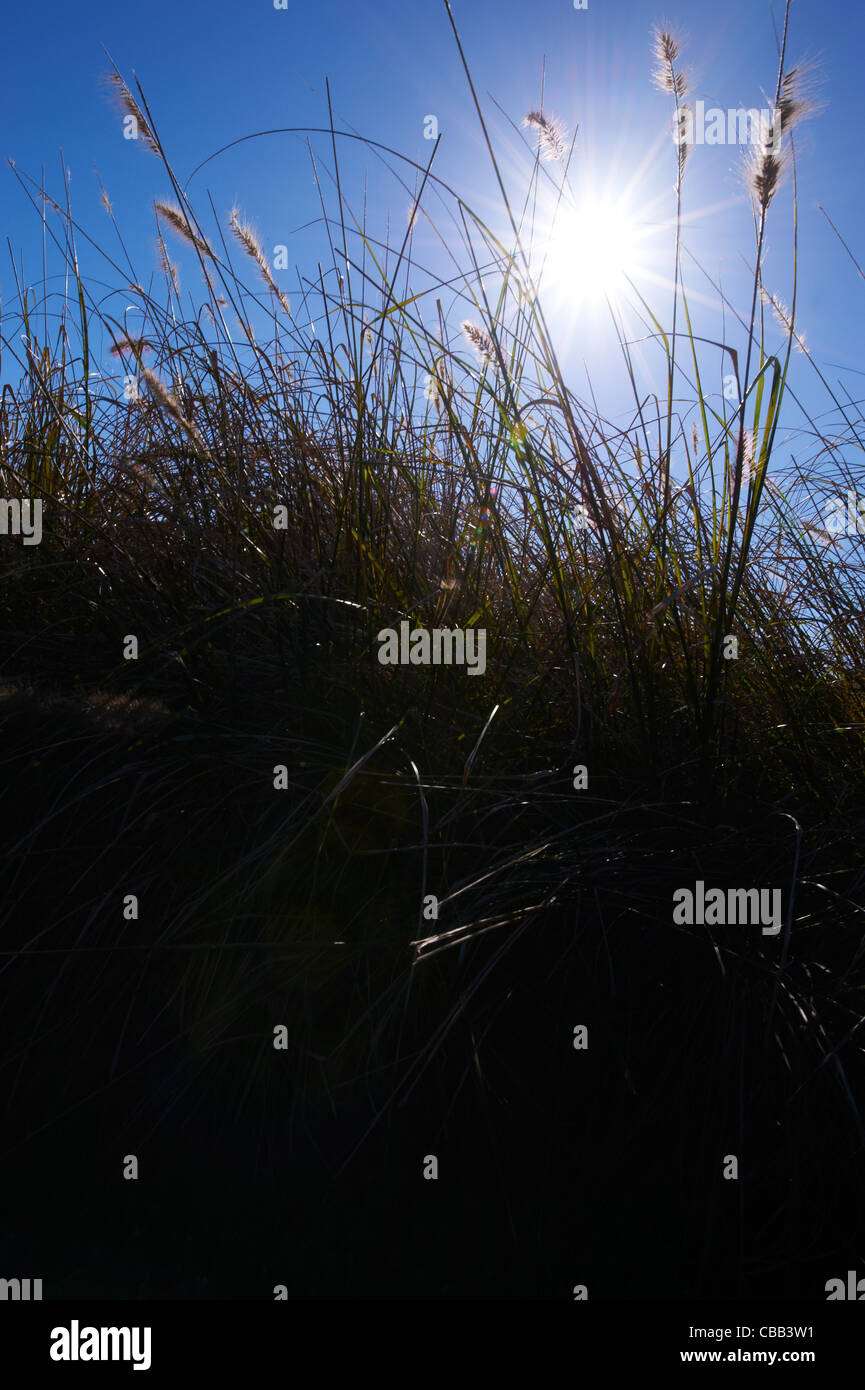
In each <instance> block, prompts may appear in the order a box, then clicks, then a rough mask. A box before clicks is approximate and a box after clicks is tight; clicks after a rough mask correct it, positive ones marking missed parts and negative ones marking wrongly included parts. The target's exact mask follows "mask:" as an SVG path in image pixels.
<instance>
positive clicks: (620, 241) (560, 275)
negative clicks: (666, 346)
mask: <svg viewBox="0 0 865 1390" xmlns="http://www.w3.org/2000/svg"><path fill="white" fill-rule="evenodd" d="M641 240H642V237H641V231H640V228H639V226H638V224H637V223H636V221H635V220H634V218H633V217H632V215H631V214H630V212H629V210H628V208H627V207H626V205H625V204H624V203H623V202H621V201H616V200H614V199H611V198H604V197H589V196H586V197H582V198H580V199H579V201H578V202H577V203H576V204H575V205H574V206H573V207H568V208H561V209H560V210H559V213H558V215H557V217H556V219H555V223H554V226H553V228H552V231H551V232H550V234H549V237H548V239H547V243H546V245H545V246H542V247H541V248H540V254H541V257H542V260H543V271H542V274H541V282H542V284H543V285H544V286H545V287H546V288H547V289H548V290H550V291H552V292H554V293H555V294H556V295H557V296H563V297H565V298H566V301H567V303H568V305H569V306H573V305H575V304H581V303H585V302H587V301H591V302H595V303H597V304H600V303H603V301H604V300H610V301H613V300H616V299H618V298H620V297H621V296H622V295H623V294H624V293H625V292H626V290H627V288H628V280H629V279H633V278H634V277H635V276H637V275H639V273H640V270H641V255H640V252H641V246H640V243H641Z"/></svg>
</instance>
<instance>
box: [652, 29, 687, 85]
mask: <svg viewBox="0 0 865 1390" xmlns="http://www.w3.org/2000/svg"><path fill="white" fill-rule="evenodd" d="M679 52H680V45H679V40H678V39H677V38H676V37H675V35H674V34H672V33H671V31H670V30H669V29H664V28H661V27H660V26H659V25H655V28H654V30H653V31H652V58H653V60H654V64H655V66H654V68H653V69H652V81H653V82H654V84H655V86H656V87H657V88H658V89H659V90H660V91H662V92H667V93H669V95H670V96H674V97H676V98H677V99H679V98H681V97H683V96H684V95H685V93H686V92H687V90H688V77H687V74H686V73H684V72H680V71H677V70H676V62H677V60H678V57H679Z"/></svg>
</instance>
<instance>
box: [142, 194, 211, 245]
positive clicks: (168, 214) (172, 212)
mask: <svg viewBox="0 0 865 1390" xmlns="http://www.w3.org/2000/svg"><path fill="white" fill-rule="evenodd" d="M153 206H154V208H155V209H156V211H157V213H158V214H159V216H160V217H162V218H164V219H165V221H166V222H167V223H168V225H169V227H171V228H172V229H173V230H174V231H175V232H176V233H177V235H178V236H179V237H182V238H183V240H184V241H188V242H189V244H190V246H194V247H195V249H196V250H197V251H198V252H199V253H200V254H201V255H202V256H210V258H211V259H212V258H213V252H212V251H211V249H210V247H209V246H208V245H207V242H206V241H203V240H202V238H201V237H199V236H196V234H195V232H193V230H192V228H191V227H190V225H189V220H188V218H187V217H186V216H185V214H184V213H182V212H181V211H180V208H179V207H177V206H176V204H174V203H167V202H165V201H164V200H163V199H161V198H157V200H156V202H155V203H154V204H153Z"/></svg>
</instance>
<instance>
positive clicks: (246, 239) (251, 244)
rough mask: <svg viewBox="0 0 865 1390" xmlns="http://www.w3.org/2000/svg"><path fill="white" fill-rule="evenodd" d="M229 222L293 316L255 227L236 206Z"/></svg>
mask: <svg viewBox="0 0 865 1390" xmlns="http://www.w3.org/2000/svg"><path fill="white" fill-rule="evenodd" d="M228 222H229V226H230V227H231V230H232V231H233V232H234V235H235V236H236V237H237V240H238V241H239V242H240V244H241V246H242V247H243V249H244V251H245V252H246V254H247V255H248V256H251V257H252V259H253V260H254V261H255V263H256V265H257V266H258V268H259V270H260V271H261V275H262V279H263V280H264V283H265V284H266V285H267V288H268V289H269V290H270V292H271V294H274V295H276V298H277V299H278V300H279V302H280V304H281V305H282V307H283V309H284V310H285V312H286V314H288V316H289V318H291V304H290V303H289V300H288V298H287V296H286V295H285V294H284V293H283V291H282V290H281V289H280V288H279V286H278V285H277V283H276V281H275V280H274V278H273V276H272V274H271V271H270V266H269V265H268V264H267V257H266V256H265V254H264V249H263V247H262V245H261V242H260V241H259V239H258V235H257V233H256V232H255V230H254V228H253V227H251V226H250V224H249V223H248V222H241V220H240V212H239V209H238V208H236V207H234V208H232V209H231V213H230V214H229V218H228ZM339 281H340V293H341V292H342V276H340V277H339Z"/></svg>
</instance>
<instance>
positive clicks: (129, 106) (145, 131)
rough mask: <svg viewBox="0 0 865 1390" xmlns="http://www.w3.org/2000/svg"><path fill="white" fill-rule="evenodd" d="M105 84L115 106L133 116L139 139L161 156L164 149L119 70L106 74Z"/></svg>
mask: <svg viewBox="0 0 865 1390" xmlns="http://www.w3.org/2000/svg"><path fill="white" fill-rule="evenodd" d="M103 82H104V83H105V85H106V86H107V87H108V91H109V94H110V96H111V99H112V100H113V102H114V104H115V105H116V106H118V107H119V108H120V110H121V111H125V112H126V114H127V116H131V117H132V119H133V120H134V121H135V126H136V132H137V135H138V137H139V138H140V139H141V140H143V141H144V143H145V145H146V146H147V148H148V149H149V150H152V152H153V153H154V154H158V155H161V154H162V149H161V147H160V144H159V141H158V140H157V138H156V136H155V135H154V134H153V131H152V130H151V129H150V126H149V125H148V124H147V119H146V117H145V115H144V112H143V111H142V110H141V107H140V106H139V105H138V102H137V101H136V100H135V97H134V96H133V95H132V93H131V91H130V90H129V88H128V87H127V85H126V83H125V82H124V81H123V78H122V77H121V76H120V73H119V72H118V71H117V69H116V68H115V69H114V71H113V72H109V73H106V74H105V76H104V78H103Z"/></svg>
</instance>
